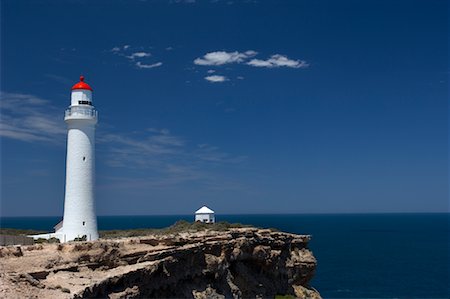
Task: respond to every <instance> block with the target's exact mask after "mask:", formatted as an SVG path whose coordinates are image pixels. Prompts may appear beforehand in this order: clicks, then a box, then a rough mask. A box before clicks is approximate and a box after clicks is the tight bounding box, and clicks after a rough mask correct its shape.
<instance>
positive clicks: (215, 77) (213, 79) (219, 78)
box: [205, 75, 228, 83]
mask: <svg viewBox="0 0 450 299" xmlns="http://www.w3.org/2000/svg"><path fill="white" fill-rule="evenodd" d="M205 80H207V81H209V82H213V83H217V82H225V81H228V78H227V77H225V76H219V75H212V76H206V77H205Z"/></svg>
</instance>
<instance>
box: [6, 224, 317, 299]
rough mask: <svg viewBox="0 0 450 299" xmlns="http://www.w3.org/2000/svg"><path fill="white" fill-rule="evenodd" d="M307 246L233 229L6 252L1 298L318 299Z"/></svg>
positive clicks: (299, 238) (283, 236)
mask: <svg viewBox="0 0 450 299" xmlns="http://www.w3.org/2000/svg"><path fill="white" fill-rule="evenodd" d="M309 240H310V237H309V236H307V235H294V234H288V233H281V232H274V231H270V230H263V229H256V228H235V229H229V230H227V231H221V232H219V231H211V230H206V231H201V232H183V233H177V234H168V235H161V234H155V235H147V236H143V237H134V238H122V239H113V240H99V241H95V242H73V243H65V244H42V245H41V244H38V245H31V246H22V247H0V267H1V271H0V275H1V276H0V283H1V287H0V297H1V298H85V297H88V298H105V297H106V298H143V297H144V298H175V297H176V298H255V297H257V298H268V297H269V298H270V297H274V296H276V295H293V296H296V297H299V298H320V295H319V294H318V292H317V291H315V290H314V289H313V288H311V287H310V286H309V281H310V280H311V278H312V277H313V275H314V271H315V268H316V259H315V258H314V256H313V255H312V253H311V251H310V250H309V249H308V247H307V245H308V241H309Z"/></svg>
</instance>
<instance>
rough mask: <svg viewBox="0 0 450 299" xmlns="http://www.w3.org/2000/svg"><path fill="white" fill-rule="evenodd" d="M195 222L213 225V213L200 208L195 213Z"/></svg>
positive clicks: (206, 208) (207, 209)
mask: <svg viewBox="0 0 450 299" xmlns="http://www.w3.org/2000/svg"><path fill="white" fill-rule="evenodd" d="M195 221H200V222H204V223H214V222H215V221H216V219H215V217H214V211H213V210H211V209H210V208H208V207H207V206H203V207H201V208H200V209H198V210H197V211H196V212H195Z"/></svg>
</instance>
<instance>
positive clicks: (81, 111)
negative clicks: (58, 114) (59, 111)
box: [65, 106, 98, 118]
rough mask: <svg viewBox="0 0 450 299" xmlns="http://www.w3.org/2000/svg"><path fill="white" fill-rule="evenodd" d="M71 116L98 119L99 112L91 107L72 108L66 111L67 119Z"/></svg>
mask: <svg viewBox="0 0 450 299" xmlns="http://www.w3.org/2000/svg"><path fill="white" fill-rule="evenodd" d="M71 116H84V117H93V118H97V116H98V112H97V110H95V109H92V108H91V107H75V106H74V107H70V108H69V109H67V110H66V113H65V117H71Z"/></svg>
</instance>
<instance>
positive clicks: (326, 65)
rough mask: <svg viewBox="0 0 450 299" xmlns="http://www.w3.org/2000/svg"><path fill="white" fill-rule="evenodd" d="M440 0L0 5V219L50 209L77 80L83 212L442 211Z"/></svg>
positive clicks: (444, 29)
mask: <svg viewBox="0 0 450 299" xmlns="http://www.w3.org/2000/svg"><path fill="white" fill-rule="evenodd" d="M448 11H449V10H448V2H447V1H439V0H431V1H430V0H422V1H414V0H408V1H400V0H399V1H321V0H317V1H306V0H299V1H221V0H218V1H206V0H205V1H201V0H197V1H194V0H191V1H169V0H168V1H75V0H74V1H17V0H15V1H11V0H5V1H2V2H1V64H2V66H1V88H0V90H1V129H0V135H1V212H0V214H1V215H2V216H20V215H35V216H45V215H62V212H63V201H64V180H65V151H66V148H65V142H66V126H65V123H64V121H63V115H64V110H65V109H66V108H67V106H68V105H69V103H70V88H71V86H72V85H73V84H74V83H76V82H77V81H78V77H79V75H81V74H83V75H84V76H85V77H86V82H88V83H89V84H90V85H91V86H92V87H93V89H94V98H93V100H94V105H95V106H96V108H97V110H98V111H99V124H98V127H97V148H96V154H97V163H96V165H97V181H96V185H97V211H98V214H99V215H131V214H187V213H191V212H192V211H194V210H196V209H197V208H198V207H200V206H201V205H203V204H207V205H208V206H210V207H211V208H213V209H214V210H216V212H217V213H219V214H220V213H223V214H229V213H353V212H364V213H365V212H446V211H448V103H447V101H448V75H449V67H448V36H449V32H448V28H449V27H448Z"/></svg>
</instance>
